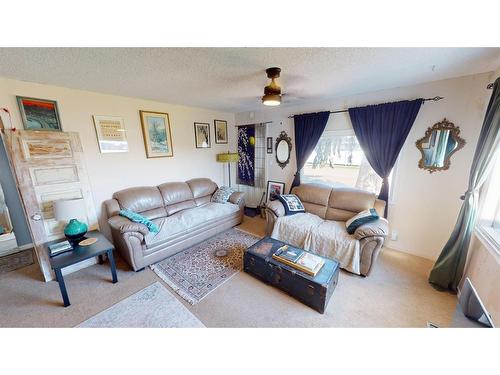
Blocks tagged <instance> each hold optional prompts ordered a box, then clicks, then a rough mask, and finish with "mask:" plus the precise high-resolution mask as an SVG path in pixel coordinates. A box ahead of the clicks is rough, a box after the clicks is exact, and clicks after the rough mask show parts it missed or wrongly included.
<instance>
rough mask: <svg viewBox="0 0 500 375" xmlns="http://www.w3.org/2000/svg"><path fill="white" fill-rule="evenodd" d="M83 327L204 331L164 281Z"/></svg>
mask: <svg viewBox="0 0 500 375" xmlns="http://www.w3.org/2000/svg"><path fill="white" fill-rule="evenodd" d="M77 327H79V328H204V327H205V326H204V325H203V323H202V322H200V321H199V320H198V318H196V316H194V315H193V314H191V312H190V311H189V310H188V309H187V308H186V307H185V306H184V305H183V304H182V303H180V302H179V301H178V300H177V299H176V298H175V296H173V295H172V293H170V292H169V291H168V290H167V289H166V288H165V287H164V286H163V285H162V284H161V283H160V282H158V281H157V282H156V283H154V284H151V285H150V286H148V287H146V288H144V289H142V290H140V291H138V292H137V293H135V294H132V295H131V296H129V297H127V298H125V299H124V300H122V301H120V302H118V303H117V304H116V305H113V306H111V307H110V308H109V309H107V310H104V311H102V312H100V313H99V314H97V315H95V316H93V317H92V318H90V319H88V320H86V321H84V322H83V323H80V324H79V325H78V326H77Z"/></svg>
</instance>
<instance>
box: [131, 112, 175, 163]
mask: <svg viewBox="0 0 500 375" xmlns="http://www.w3.org/2000/svg"><path fill="white" fill-rule="evenodd" d="M139 114H140V117H141V125H142V135H143V137H144V147H145V148H146V156H147V157H148V158H165V157H171V156H174V150H173V147H172V133H171V131H170V120H169V117H168V113H163V112H153V111H139Z"/></svg>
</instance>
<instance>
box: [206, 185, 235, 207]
mask: <svg viewBox="0 0 500 375" xmlns="http://www.w3.org/2000/svg"><path fill="white" fill-rule="evenodd" d="M234 192H236V190H234V189H233V188H230V187H229V186H221V187H219V188H218V189H217V191H216V192H215V193H214V195H212V199H211V201H212V202H214V203H226V202H227V200H228V199H229V197H230V196H231V194H233V193H234Z"/></svg>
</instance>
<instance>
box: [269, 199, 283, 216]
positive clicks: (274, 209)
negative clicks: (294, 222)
mask: <svg viewBox="0 0 500 375" xmlns="http://www.w3.org/2000/svg"><path fill="white" fill-rule="evenodd" d="M266 210H267V211H270V213H272V214H273V215H274V216H276V217H280V216H285V207H284V206H283V203H281V202H280V201H279V200H277V199H276V200H274V201H271V202H269V203H268V204H267V205H266Z"/></svg>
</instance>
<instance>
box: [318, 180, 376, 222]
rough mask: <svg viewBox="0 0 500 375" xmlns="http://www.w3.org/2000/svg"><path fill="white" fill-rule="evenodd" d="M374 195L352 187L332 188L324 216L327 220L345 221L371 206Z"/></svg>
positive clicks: (373, 201) (373, 202)
mask: <svg viewBox="0 0 500 375" xmlns="http://www.w3.org/2000/svg"><path fill="white" fill-rule="evenodd" d="M375 199H376V195H375V194H373V193H370V192H368V191H364V190H359V189H353V188H345V187H344V188H342V187H334V188H332V193H331V195H330V199H329V200H328V209H327V210H326V216H325V218H326V219H327V220H337V221H347V220H348V219H350V218H351V217H352V216H353V215H356V214H357V213H359V212H361V211H364V210H367V209H370V208H373V205H374V204H375Z"/></svg>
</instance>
